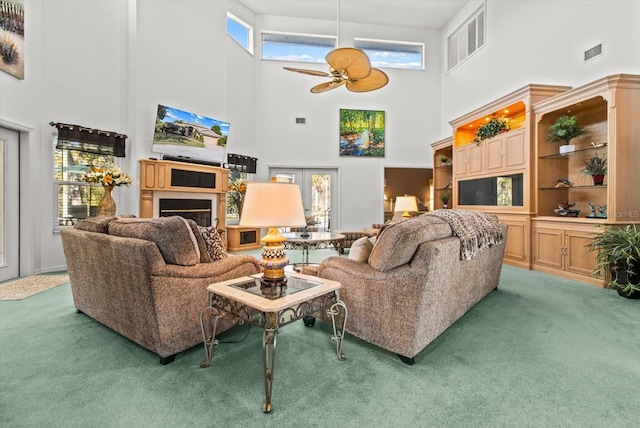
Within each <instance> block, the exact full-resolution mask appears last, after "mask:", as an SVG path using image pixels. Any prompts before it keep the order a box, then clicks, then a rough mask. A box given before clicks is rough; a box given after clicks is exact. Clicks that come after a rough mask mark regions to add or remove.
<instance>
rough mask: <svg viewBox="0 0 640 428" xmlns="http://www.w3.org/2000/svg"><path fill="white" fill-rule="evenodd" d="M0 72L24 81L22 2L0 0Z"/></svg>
mask: <svg viewBox="0 0 640 428" xmlns="http://www.w3.org/2000/svg"><path fill="white" fill-rule="evenodd" d="M0 70H2V71H5V72H7V73H9V74H11V75H13V76H15V77H17V78H18V79H21V80H22V79H24V9H23V0H19V1H18V0H14V1H7V0H0Z"/></svg>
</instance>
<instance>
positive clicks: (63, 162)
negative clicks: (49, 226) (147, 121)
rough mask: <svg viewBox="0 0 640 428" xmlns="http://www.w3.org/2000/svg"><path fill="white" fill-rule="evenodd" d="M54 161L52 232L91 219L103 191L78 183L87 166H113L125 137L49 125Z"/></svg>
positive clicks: (99, 188)
mask: <svg viewBox="0 0 640 428" xmlns="http://www.w3.org/2000/svg"><path fill="white" fill-rule="evenodd" d="M51 126H54V127H56V128H57V132H54V133H53V153H54V156H53V158H54V159H53V161H54V169H53V171H54V173H53V174H54V176H53V182H54V192H55V193H54V194H55V195H56V198H55V199H54V201H55V202H54V204H55V206H54V219H53V225H54V230H57V229H59V228H60V227H64V226H73V225H74V224H75V223H76V222H77V221H78V220H82V219H83V218H87V217H90V216H94V215H96V213H97V206H98V202H100V200H101V199H102V197H103V196H104V189H103V187H102V186H99V185H92V184H91V183H87V182H85V181H82V177H83V176H84V174H85V173H86V172H87V170H88V169H89V166H91V165H96V166H102V167H110V166H114V159H115V157H124V152H125V139H126V138H127V136H126V135H123V134H118V133H115V132H108V131H100V130H97V129H91V128H84V127H80V126H77V125H67V124H60V123H53V122H52V123H51Z"/></svg>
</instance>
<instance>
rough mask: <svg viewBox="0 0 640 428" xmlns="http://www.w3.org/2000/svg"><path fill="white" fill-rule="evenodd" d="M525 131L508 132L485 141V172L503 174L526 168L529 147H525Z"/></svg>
mask: <svg viewBox="0 0 640 428" xmlns="http://www.w3.org/2000/svg"><path fill="white" fill-rule="evenodd" d="M524 134H525V130H524V129H518V130H516V131H512V132H507V133H505V134H502V135H499V136H497V137H494V138H492V139H490V140H486V141H483V145H484V148H485V162H484V171H485V172H493V171H496V172H500V173H501V172H503V171H507V170H510V169H518V168H525V167H526V166H527V162H528V161H529V150H528V149H529V145H528V144H526V145H525V138H524Z"/></svg>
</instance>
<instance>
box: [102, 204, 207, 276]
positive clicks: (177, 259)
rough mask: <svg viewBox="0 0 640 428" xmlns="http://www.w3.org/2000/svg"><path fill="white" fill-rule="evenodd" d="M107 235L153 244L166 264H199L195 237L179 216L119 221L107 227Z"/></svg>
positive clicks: (185, 221) (123, 219) (122, 219)
mask: <svg viewBox="0 0 640 428" xmlns="http://www.w3.org/2000/svg"><path fill="white" fill-rule="evenodd" d="M109 234H110V235H114V236H122V237H126V238H138V239H145V240H147V241H152V242H153V243H155V244H156V246H157V247H158V249H159V250H160V253H161V254H162V257H163V258H164V261H165V262H166V263H168V264H173V265H181V266H193V265H196V264H198V263H199V262H200V250H199V249H198V243H197V241H196V237H195V235H194V234H193V231H192V230H191V227H190V226H189V223H187V220H185V219H184V218H183V217H180V216H171V217H160V218H120V219H118V220H114V221H112V222H111V223H109Z"/></svg>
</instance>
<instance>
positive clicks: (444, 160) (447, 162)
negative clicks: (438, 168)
mask: <svg viewBox="0 0 640 428" xmlns="http://www.w3.org/2000/svg"><path fill="white" fill-rule="evenodd" d="M440 162H442V165H448V164H449V157H448V156H442V157H441V158H440Z"/></svg>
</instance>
